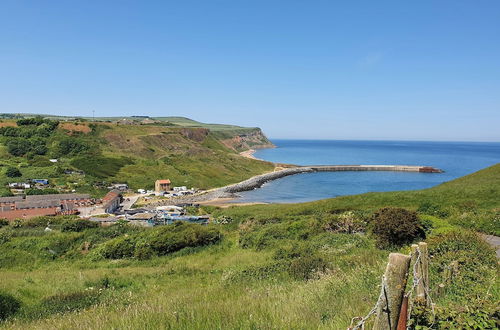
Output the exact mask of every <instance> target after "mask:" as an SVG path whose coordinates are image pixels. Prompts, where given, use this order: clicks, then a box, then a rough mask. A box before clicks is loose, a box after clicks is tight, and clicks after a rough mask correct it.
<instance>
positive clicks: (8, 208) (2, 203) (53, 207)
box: [0, 194, 94, 220]
mask: <svg viewBox="0 0 500 330" xmlns="http://www.w3.org/2000/svg"><path fill="white" fill-rule="evenodd" d="M92 204H94V200H93V199H91V198H90V195H88V194H50V195H28V196H26V197H22V196H14V197H1V198H0V218H4V219H7V220H14V219H19V218H32V217H38V216H45V215H68V214H76V213H78V207H79V206H87V205H92Z"/></svg>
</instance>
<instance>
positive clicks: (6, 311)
mask: <svg viewBox="0 0 500 330" xmlns="http://www.w3.org/2000/svg"><path fill="white" fill-rule="evenodd" d="M20 307H21V303H20V302H19V300H17V299H16V298H15V297H14V296H12V295H10V294H8V293H2V292H0V321H1V320H5V319H6V318H8V317H9V316H12V315H14V314H15V313H17V311H18V310H19V308H20Z"/></svg>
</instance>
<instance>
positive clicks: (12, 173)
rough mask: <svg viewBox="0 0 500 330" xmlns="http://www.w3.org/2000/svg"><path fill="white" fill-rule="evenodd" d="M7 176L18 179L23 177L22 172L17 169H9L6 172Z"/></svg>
mask: <svg viewBox="0 0 500 330" xmlns="http://www.w3.org/2000/svg"><path fill="white" fill-rule="evenodd" d="M5 175H6V176H8V177H9V178H17V177H20V176H22V173H21V171H19V169H18V168H17V167H8V168H7V170H6V171H5Z"/></svg>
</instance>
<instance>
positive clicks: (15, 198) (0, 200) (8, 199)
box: [0, 196, 24, 203]
mask: <svg viewBox="0 0 500 330" xmlns="http://www.w3.org/2000/svg"><path fill="white" fill-rule="evenodd" d="M23 200H24V198H23V196H11V197H0V203H15V202H21V201H23Z"/></svg>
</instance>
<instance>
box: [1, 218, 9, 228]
mask: <svg viewBox="0 0 500 330" xmlns="http://www.w3.org/2000/svg"><path fill="white" fill-rule="evenodd" d="M8 225H9V220H7V219H0V228H2V227H5V226H8Z"/></svg>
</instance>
